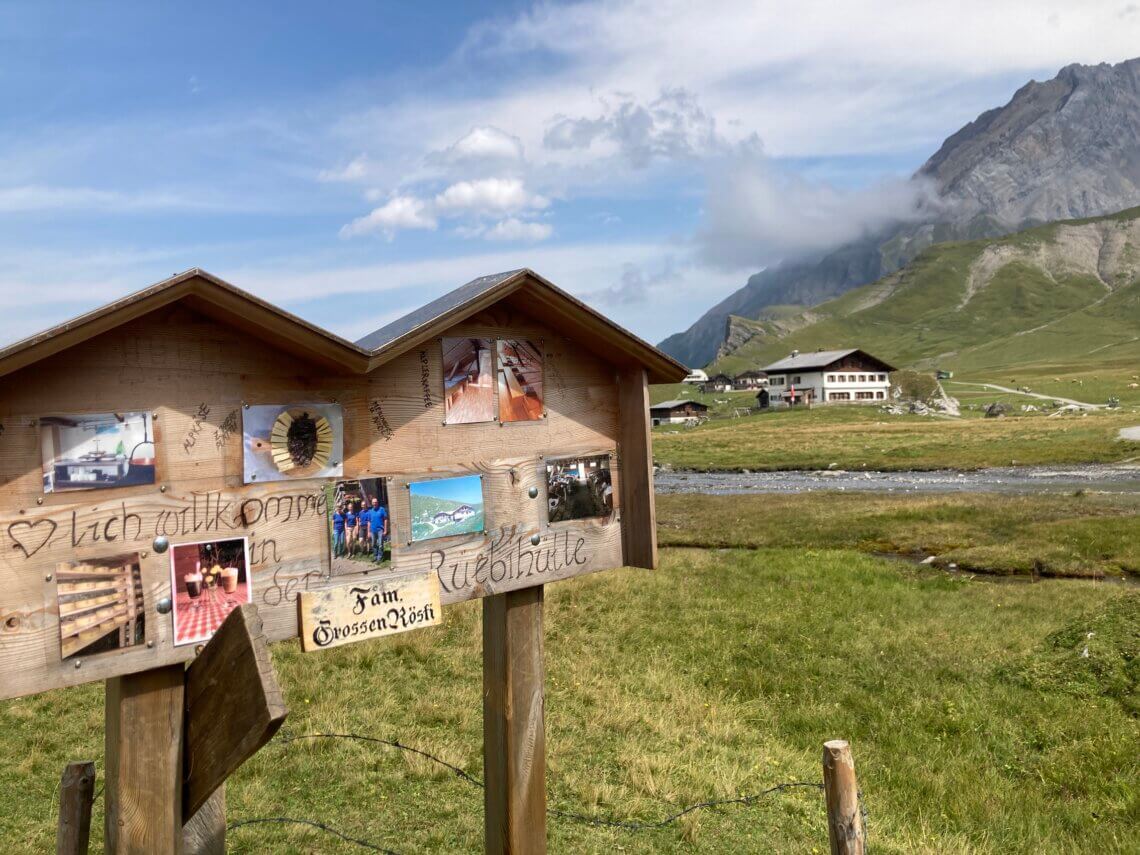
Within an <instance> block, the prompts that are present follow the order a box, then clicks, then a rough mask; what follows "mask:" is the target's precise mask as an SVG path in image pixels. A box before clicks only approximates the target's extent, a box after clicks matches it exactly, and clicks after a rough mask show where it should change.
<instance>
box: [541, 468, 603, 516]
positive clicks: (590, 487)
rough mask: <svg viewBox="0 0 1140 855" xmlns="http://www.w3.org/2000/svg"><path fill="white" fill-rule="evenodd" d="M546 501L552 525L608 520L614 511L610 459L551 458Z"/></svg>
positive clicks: (547, 476)
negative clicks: (568, 521)
mask: <svg viewBox="0 0 1140 855" xmlns="http://www.w3.org/2000/svg"><path fill="white" fill-rule="evenodd" d="M546 499H547V506H548V508H549V513H548V516H547V519H548V520H549V521H550V522H552V523H555V522H566V521H567V520H583V519H590V518H592V517H608V516H609V515H610V514H612V513H613V512H614V487H613V478H612V476H611V474H610V456H609V455H608V454H596V455H592V456H589V457H558V458H552V459H551V458H548V459H547V461H546Z"/></svg>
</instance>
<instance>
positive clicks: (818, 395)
mask: <svg viewBox="0 0 1140 855" xmlns="http://www.w3.org/2000/svg"><path fill="white" fill-rule="evenodd" d="M762 370H763V371H764V372H765V373H766V374H767V375H768V395H769V400H770V401H771V402H772V403H774V404H775V403H781V402H782V403H785V404H810V403H816V404H819V403H827V404H832V403H874V402H875V401H884V400H886V399H887V397H888V395H889V393H890V388H891V380H890V373H891V372H892V371H894V370H895V369H894V367H893V366H891V365H888V364H887V363H886V362H883V360H881V359H877V358H876V357H874V356H871V354H869V353H867V352H866V351H863V350H859V349H857V348H851V349H848V350H817V351H815V352H814V353H800V352H799V351H798V350H793V351H792V353H791V355H790V356H787V357H785V358H784V359H781V360H779V361H778V362H773V363H772V364H771V365H769V366H767V367H765V368H763V369H762Z"/></svg>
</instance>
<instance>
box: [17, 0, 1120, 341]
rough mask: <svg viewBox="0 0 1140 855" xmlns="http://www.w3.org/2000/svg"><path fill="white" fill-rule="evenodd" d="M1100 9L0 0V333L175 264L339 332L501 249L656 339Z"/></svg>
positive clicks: (395, 310)
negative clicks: (199, 270)
mask: <svg viewBox="0 0 1140 855" xmlns="http://www.w3.org/2000/svg"><path fill="white" fill-rule="evenodd" d="M1137 45H1140V7H1138V6H1137V5H1136V4H1135V3H1130V2H1127V0H1120V2H1103V3H1102V2H1087V3H1081V4H1074V3H1071V2H1052V0H1037V1H1036V2H1023V0H988V2H977V0H966V2H964V3H958V4H945V3H937V4H925V3H921V2H902V0H879V2H870V0H850V2H846V3H843V4H834V3H829V2H817V0H805V2H801V3H797V4H794V6H793V5H792V4H786V3H768V2H739V0H716V1H715V2H706V3H701V4H694V3H681V2H674V0H656V2H648V1H647V0H645V1H644V2H643V0H630V2H620V0H595V2H584V3H575V4H556V3H542V4H534V3H523V2H509V3H439V4H432V3H416V4H410V3H381V2H369V3H365V2H348V3H326V4H314V3H311V2H305V3H300V2H274V3H260V4H259V3H252V2H251V3H245V4H221V3H199V4H175V3H165V2H158V3H155V2H150V3H142V2H138V3H133V2H132V3H126V2H123V3H104V2H89V3H66V4H64V3H50V2H42V1H41V2H7V1H6V0H5V2H0V310H2V312H3V314H2V317H3V319H4V320H3V326H2V328H0V340H2V341H3V342H9V341H13V340H15V339H17V338H20V337H22V336H24V335H28V334H31V333H33V332H35V331H36V330H38V329H41V328H43V327H46V326H49V325H51V324H53V323H56V322H58V321H61V320H64V319H66V318H68V317H70V316H73V315H75V314H77V313H79V312H81V311H85V310H87V309H90V308H93V307H94V306H97V305H99V304H101V303H104V302H107V301H109V300H112V299H115V298H117V297H119V296H122V295H123V294H126V293H129V292H130V291H133V290H137V289H139V288H142V287H145V286H146V285H148V284H150V283H152V282H155V281H158V280H160V279H162V278H164V277H166V276H168V275H170V274H172V273H175V272H178V271H181V270H184V269H187V268H189V267H195V266H198V267H203V268H205V269H207V270H210V271H211V272H213V273H215V274H217V275H219V276H222V277H223V278H225V279H227V280H229V281H231V282H232V283H233V284H235V285H237V286H239V287H242V288H246V289H247V290H250V291H253V292H254V293H256V294H258V295H259V296H262V297H265V298H267V299H269V300H272V301H274V302H276V303H278V304H280V305H283V306H285V307H286V308H288V309H290V310H292V311H295V312H297V313H299V314H301V315H302V316H304V317H306V318H307V319H309V320H312V321H314V322H316V323H319V324H321V325H323V326H325V327H327V328H328V329H330V330H332V331H334V332H336V333H339V334H341V335H344V336H346V337H349V338H357V337H359V336H362V335H364V334H365V333H367V332H369V331H371V330H372V329H374V328H376V327H378V326H380V325H382V324H384V323H386V322H387V321H389V320H392V319H393V318H395V317H397V316H399V315H400V314H402V313H404V312H405V311H409V310H411V309H413V308H415V307H416V306H418V305H420V304H422V303H423V302H426V301H427V300H429V299H431V298H433V297H435V296H438V295H439V294H441V293H443V292H444V291H446V290H449V289H450V288H453V287H456V286H457V285H460V284H462V283H463V282H465V281H467V280H469V279H471V278H474V277H475V276H479V275H482V274H485V273H490V272H496V271H499V270H504V269H511V268H515V267H520V266H530V267H533V268H534V269H536V270H538V271H539V272H540V273H542V274H544V275H545V276H547V277H548V278H550V279H552V280H553V281H555V282H556V283H558V284H559V285H562V286H563V287H565V288H567V289H568V290H570V291H572V292H573V293H575V294H577V295H578V296H580V297H583V298H584V299H586V300H587V301H589V302H591V303H592V304H594V305H595V306H596V307H597V308H599V309H600V310H602V311H604V312H606V313H607V314H610V315H611V316H613V317H614V318H615V319H616V320H617V321H618V322H620V323H622V324H625V325H626V326H628V327H629V328H631V329H632V330H633V331H634V332H637V333H638V334H640V335H642V336H644V337H646V338H648V339H650V340H653V341H656V340H659V339H660V338H662V337H664V336H665V335H667V334H668V333H670V332H674V331H676V330H677V329H680V328H683V327H685V326H687V325H688V324H689V323H691V322H692V320H694V319H695V318H696V317H697V316H698V315H699V314H700V313H701V312H703V311H704V309H706V308H708V307H709V306H710V305H711V304H712V303H714V302H716V301H717V300H719V299H720V298H721V297H723V296H726V295H727V294H728V293H730V292H731V291H732V290H734V289H735V288H736V287H739V286H740V285H741V284H743V282H744V280H745V279H746V278H747V276H748V274H749V273H752V272H755V271H756V270H758V269H760V268H761V267H763V266H764V265H766V264H770V263H772V262H774V261H776V260H778V259H779V258H781V257H785V256H787V255H789V254H793V253H796V252H802V251H805V250H811V249H815V248H818V247H819V246H821V245H824V244H831V243H837V242H839V241H841V240H844V239H847V238H849V237H853V236H855V235H857V234H858V233H859V232H860V231H861V230H863V229H865V228H868V227H873V226H874V225H875V224H876V223H877V222H879V221H881V219H883V218H884V217H889V216H891V215H892V214H894V213H896V212H897V211H898V210H899V209H900V207H904V206H905V205H907V204H908V202H909V200H910V196H909V195H908V193H909V190H908V189H907V188H906V187H905V185H904V184H903V183H902V182H903V180H904V179H905V178H906V176H908V175H910V174H911V173H912V172H913V171H914V169H916V168H917V167H918V166H919V165H920V164H921V163H922V162H923V160H924V159H925V158H926V157H927V156H929V154H931V153H932V152H933V151H934V150H935V149H936V148H937V147H938V145H939V144H940V143H941V141H942V139H944V138H945V137H946V136H947V135H948V134H950V133H952V132H953V131H955V130H957V129H958V128H959V127H960V126H961V125H962V124H964V123H965V122H968V121H970V120H972V119H973V118H975V117H976V116H977V115H978V114H979V113H980V112H982V111H983V110H985V109H988V108H990V107H993V106H997V105H999V104H1002V103H1004V102H1005V101H1007V100H1008V99H1009V97H1010V96H1011V95H1012V93H1013V91H1014V90H1015V89H1016V88H1017V87H1018V86H1020V85H1022V84H1023V83H1024V82H1025V81H1026V80H1028V79H1029V78H1036V79H1044V78H1047V77H1051V76H1052V75H1053V74H1055V73H1056V71H1057V69H1058V68H1060V67H1061V66H1062V65H1065V64H1067V63H1069V62H1100V61H1110V62H1114V61H1119V60H1121V59H1125V58H1128V57H1129V56H1130V55H1132V54H1135V53H1140V49H1138V48H1137V47H1136V46H1137Z"/></svg>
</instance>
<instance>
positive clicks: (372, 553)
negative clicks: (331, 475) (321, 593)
mask: <svg viewBox="0 0 1140 855" xmlns="http://www.w3.org/2000/svg"><path fill="white" fill-rule="evenodd" d="M325 492H326V498H327V501H328V506H329V508H331V509H332V510H331V512H330V513H329V554H330V555H331V556H332V561H331V564H330V566H331V568H332V575H333V576H341V575H344V574H348V573H359V572H360V571H361V570H367V569H369V567H379V566H380V565H382V564H384V563H385V562H387V561H389V560H390V559H391V554H392V553H391V543H390V535H391V529H392V525H391V521H390V517H389V515H388V483H387V481H386V480H385V479H383V478H358V479H356V480H354V481H349V480H345V481H337V482H336V483H334V484H329V485H327V486H326V487H325Z"/></svg>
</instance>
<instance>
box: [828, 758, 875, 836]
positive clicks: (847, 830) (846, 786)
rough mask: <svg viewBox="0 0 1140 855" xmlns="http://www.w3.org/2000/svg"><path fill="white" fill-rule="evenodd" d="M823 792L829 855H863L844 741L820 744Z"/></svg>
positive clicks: (856, 801)
mask: <svg viewBox="0 0 1140 855" xmlns="http://www.w3.org/2000/svg"><path fill="white" fill-rule="evenodd" d="M823 790H824V793H825V794H826V796H827V835H828V837H829V838H830V840H831V855H863V852H864V846H865V836H864V831H863V817H862V815H861V814H860V812H859V784H858V783H857V782H856V780H855V761H854V760H853V759H852V758H851V746H850V745H848V744H847V740H845V739H833V740H831V741H830V742H825V743H823Z"/></svg>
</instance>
